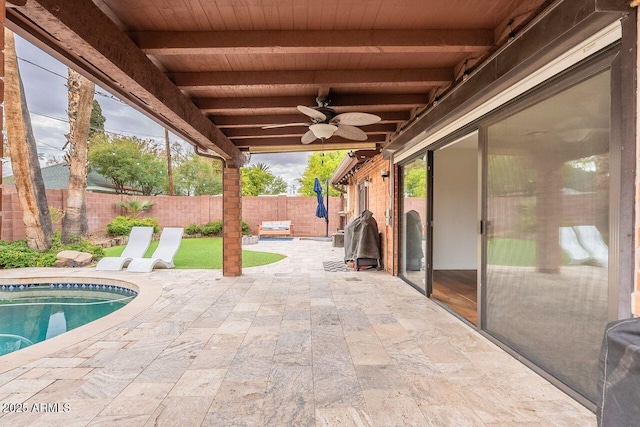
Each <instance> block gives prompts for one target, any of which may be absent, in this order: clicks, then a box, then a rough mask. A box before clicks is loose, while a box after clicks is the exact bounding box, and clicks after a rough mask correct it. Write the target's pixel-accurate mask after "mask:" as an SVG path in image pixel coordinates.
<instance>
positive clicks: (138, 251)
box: [96, 227, 153, 271]
mask: <svg viewBox="0 0 640 427" xmlns="http://www.w3.org/2000/svg"><path fill="white" fill-rule="evenodd" d="M152 237H153V227H133V228H132V229H131V233H129V241H128V242H127V247H126V248H124V251H122V254H121V255H120V256H118V257H113V256H112V257H106V258H102V259H101V260H100V261H99V262H98V265H97V266H96V270H107V271H118V270H122V269H123V268H124V267H126V266H127V265H128V264H129V262H131V260H132V259H134V258H142V257H143V256H144V254H145V252H147V249H149V244H151V238H152Z"/></svg>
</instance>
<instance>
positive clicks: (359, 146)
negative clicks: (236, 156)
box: [242, 141, 380, 153]
mask: <svg viewBox="0 0 640 427" xmlns="http://www.w3.org/2000/svg"><path fill="white" fill-rule="evenodd" d="M242 150H243V151H248V152H250V153H297V152H307V151H308V152H312V151H334V150H376V151H377V152H378V153H379V152H380V144H376V143H371V142H354V141H351V142H349V143H333V144H332V143H329V142H327V143H324V144H323V143H321V142H320V141H316V142H313V143H311V144H300V143H298V144H297V145H269V146H264V147H251V148H249V147H242Z"/></svg>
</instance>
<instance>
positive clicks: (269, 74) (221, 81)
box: [168, 68, 453, 90]
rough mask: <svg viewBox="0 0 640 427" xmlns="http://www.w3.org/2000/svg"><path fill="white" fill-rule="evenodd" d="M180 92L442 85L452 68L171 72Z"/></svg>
mask: <svg viewBox="0 0 640 427" xmlns="http://www.w3.org/2000/svg"><path fill="white" fill-rule="evenodd" d="M168 76H169V78H170V79H171V80H172V81H173V82H174V83H175V84H176V86H178V87H179V88H181V89H185V90H205V89H225V90H227V89H234V90H244V89H273V88H288V87H318V86H319V87H327V86H328V87H331V88H332V89H335V88H344V87H350V88H353V87H385V86H393V87H397V86H443V85H447V84H449V83H450V82H451V80H453V70H452V69H451V68H416V69H388V70H317V71H315V70H314V71H307V70H304V71H303V70H299V71H208V72H197V73H170V74H169V75H168Z"/></svg>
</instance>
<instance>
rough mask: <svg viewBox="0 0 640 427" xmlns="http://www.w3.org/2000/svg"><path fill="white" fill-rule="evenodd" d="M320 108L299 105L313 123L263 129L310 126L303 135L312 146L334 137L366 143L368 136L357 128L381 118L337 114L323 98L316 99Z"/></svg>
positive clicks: (286, 124)
mask: <svg viewBox="0 0 640 427" xmlns="http://www.w3.org/2000/svg"><path fill="white" fill-rule="evenodd" d="M316 102H317V103H318V106H317V107H315V108H311V107H306V106H304V105H298V107H297V108H298V111H300V112H301V113H302V114H304V115H306V116H307V117H309V118H310V119H311V123H285V124H281V125H270V126H263V127H262V129H274V128H281V127H287V126H309V130H308V131H307V132H306V133H305V134H304V135H302V139H301V142H302V143H303V144H311V143H312V142H313V141H315V140H316V139H321V140H325V139H328V138H331V137H332V136H333V135H336V136H340V137H342V138H345V139H351V140H353V141H366V140H367V134H366V133H364V132H363V131H362V129H359V128H357V127H356V126H365V125H371V124H374V123H377V122H379V121H380V117H378V116H376V115H375V114H369V113H356V112H354V113H342V114H336V112H335V110H334V109H333V108H331V107H329V101H327V100H326V99H325V98H323V97H318V98H316Z"/></svg>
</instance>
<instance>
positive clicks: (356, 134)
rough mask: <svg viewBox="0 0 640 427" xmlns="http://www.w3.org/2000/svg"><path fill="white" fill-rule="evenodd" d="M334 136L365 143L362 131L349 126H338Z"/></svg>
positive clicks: (365, 138) (365, 137)
mask: <svg viewBox="0 0 640 427" xmlns="http://www.w3.org/2000/svg"><path fill="white" fill-rule="evenodd" d="M334 135H337V136H341V137H343V138H345V139H351V140H353V141H366V140H367V134H366V133H364V132H363V131H362V129H358V128H357V127H355V126H349V125H343V124H340V125H338V130H337V131H336V132H335V133H334Z"/></svg>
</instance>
